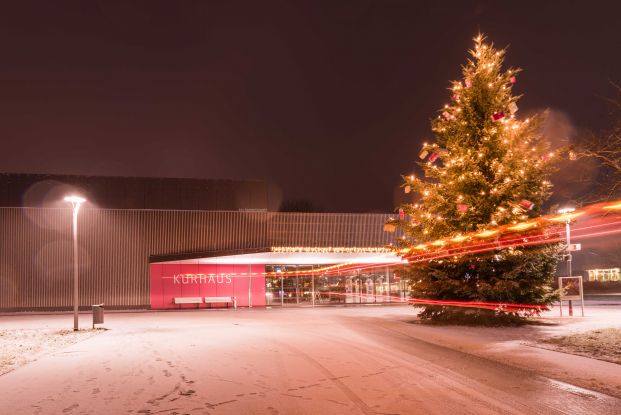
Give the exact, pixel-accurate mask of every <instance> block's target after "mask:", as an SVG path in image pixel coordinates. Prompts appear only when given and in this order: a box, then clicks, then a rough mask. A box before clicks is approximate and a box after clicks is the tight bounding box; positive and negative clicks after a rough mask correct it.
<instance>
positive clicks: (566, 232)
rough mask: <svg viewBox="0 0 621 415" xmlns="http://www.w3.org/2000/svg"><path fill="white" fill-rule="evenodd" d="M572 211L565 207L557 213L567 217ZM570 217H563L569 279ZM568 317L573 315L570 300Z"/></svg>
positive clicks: (572, 209)
mask: <svg viewBox="0 0 621 415" xmlns="http://www.w3.org/2000/svg"><path fill="white" fill-rule="evenodd" d="M574 210H576V209H575V208H572V207H565V208H562V209H559V211H558V213H560V214H562V215H567V214H568V213H571V212H573V211H574ZM571 217H572V216H571V215H567V216H566V217H565V239H566V242H567V276H568V277H571V276H572V275H571V246H570V245H571V234H570V227H569V224H570V223H571ZM569 315H570V316H573V315H574V310H573V307H572V303H571V300H569Z"/></svg>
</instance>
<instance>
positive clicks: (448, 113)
mask: <svg viewBox="0 0 621 415" xmlns="http://www.w3.org/2000/svg"><path fill="white" fill-rule="evenodd" d="M442 116H443V117H444V118H446V119H447V120H454V119H455V116H454V115H453V114H451V113H450V112H448V111H444V112H443V113H442Z"/></svg>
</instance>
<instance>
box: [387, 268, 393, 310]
mask: <svg viewBox="0 0 621 415" xmlns="http://www.w3.org/2000/svg"><path fill="white" fill-rule="evenodd" d="M386 283H387V284H388V302H389V303H390V302H391V300H392V295H391V292H390V270H389V269H388V267H386Z"/></svg>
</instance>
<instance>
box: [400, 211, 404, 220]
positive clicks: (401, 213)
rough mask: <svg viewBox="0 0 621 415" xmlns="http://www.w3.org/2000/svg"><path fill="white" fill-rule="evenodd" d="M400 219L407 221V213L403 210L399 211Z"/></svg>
mask: <svg viewBox="0 0 621 415" xmlns="http://www.w3.org/2000/svg"><path fill="white" fill-rule="evenodd" d="M399 219H401V220H403V219H405V212H404V211H403V209H399Z"/></svg>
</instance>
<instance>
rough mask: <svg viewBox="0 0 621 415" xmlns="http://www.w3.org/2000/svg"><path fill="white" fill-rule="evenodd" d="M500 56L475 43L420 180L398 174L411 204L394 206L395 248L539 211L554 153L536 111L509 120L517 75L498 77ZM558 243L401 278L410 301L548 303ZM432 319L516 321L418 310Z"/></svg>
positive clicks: (429, 265) (491, 314)
mask: <svg viewBox="0 0 621 415" xmlns="http://www.w3.org/2000/svg"><path fill="white" fill-rule="evenodd" d="M504 55H505V51H504V50H497V49H495V48H494V47H493V45H492V44H489V43H486V41H485V38H484V37H483V36H478V37H477V38H475V43H474V49H473V50H471V51H470V59H469V60H468V62H467V64H466V65H465V66H463V67H462V73H463V79H462V80H457V81H453V82H452V83H451V87H450V96H451V99H450V103H448V104H446V105H445V106H444V108H442V109H441V110H440V111H439V115H438V117H437V118H436V119H435V120H434V121H433V122H432V130H433V132H434V134H435V140H433V142H429V143H425V144H424V145H423V147H422V149H421V152H420V154H419V156H420V159H421V162H420V165H421V167H422V170H423V172H424V177H416V176H415V175H408V176H404V184H403V187H404V190H405V192H406V193H411V194H412V203H407V204H404V205H402V206H401V208H400V220H399V221H396V224H397V225H398V226H399V227H401V228H402V230H403V232H404V235H405V236H404V238H403V239H402V242H401V244H402V245H409V246H413V245H415V244H421V243H424V242H429V241H435V240H438V239H441V238H453V239H454V240H459V237H460V235H462V234H465V233H468V232H476V231H484V230H487V229H492V228H496V227H498V226H501V225H507V224H512V223H518V222H523V221H525V220H528V219H529V218H534V217H536V216H539V215H540V214H541V213H542V205H543V203H544V201H545V200H546V199H547V198H548V197H549V196H550V194H551V188H552V184H551V183H550V181H549V176H550V174H551V172H552V170H553V168H552V163H551V162H552V158H553V157H554V153H551V152H550V151H549V148H548V145H547V143H546V141H545V139H544V137H543V136H542V133H541V128H540V127H541V122H542V119H543V117H544V114H538V115H535V116H532V117H530V118H526V119H519V118H518V116H517V111H518V106H517V101H518V99H519V96H515V95H513V88H514V86H515V84H516V82H517V75H518V73H519V70H518V69H508V70H503V68H502V64H503V60H504ZM558 252H559V246H558V245H551V244H548V245H543V246H536V247H527V248H520V247H512V248H508V249H502V250H496V251H491V252H486V253H481V254H469V255H461V256H456V257H446V258H442V259H438V260H433V261H428V262H425V263H422V264H413V265H411V266H409V267H408V269H407V271H406V274H407V276H409V277H410V279H411V281H412V282H413V296H415V297H418V298H426V299H432V300H459V301H480V302H506V303H520V304H537V305H547V304H550V303H551V302H552V301H553V300H554V299H555V295H554V294H553V293H552V292H551V290H550V288H549V286H550V283H551V281H552V279H553V275H554V273H555V270H556V265H557V263H558V260H559V256H558ZM423 307H424V310H423V311H422V312H421V314H420V317H421V318H423V319H431V320H435V321H442V320H450V321H456V320H461V319H463V320H467V321H470V322H477V321H479V322H484V321H520V320H521V319H522V318H523V317H524V314H521V313H519V312H516V311H512V312H505V311H502V310H497V309H495V310H490V309H484V308H482V309H477V308H459V307H446V306H441V305H424V306H423Z"/></svg>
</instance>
